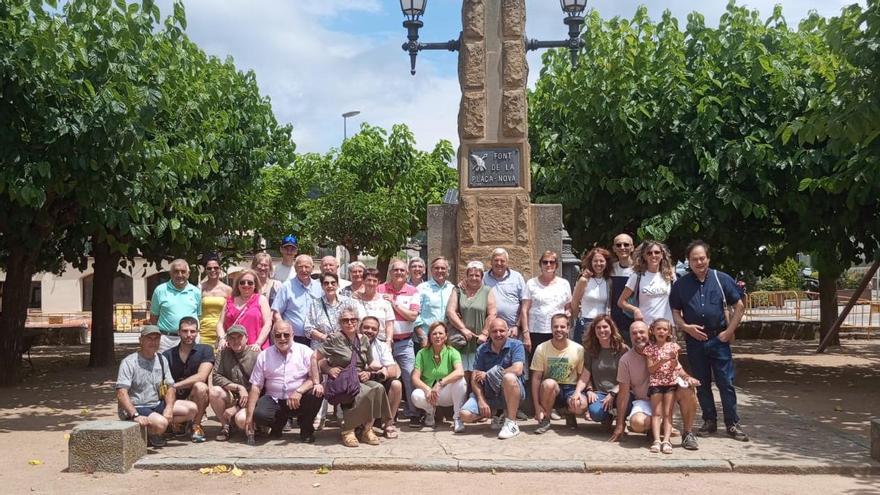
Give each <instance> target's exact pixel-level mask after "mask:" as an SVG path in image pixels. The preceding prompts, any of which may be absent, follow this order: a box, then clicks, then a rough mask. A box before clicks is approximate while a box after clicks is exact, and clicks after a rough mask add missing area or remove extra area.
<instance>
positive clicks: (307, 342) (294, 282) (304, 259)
mask: <svg viewBox="0 0 880 495" xmlns="http://www.w3.org/2000/svg"><path fill="white" fill-rule="evenodd" d="M313 267H314V261H312V257H311V256H309V255H307V254H301V255H299V256H297V257H296V261H295V262H294V264H293V268H294V270H296V276H295V277H293V278H291V279H289V280H288V281H287V282H284V285H282V286H281V290H280V291H278V294H277V295H276V296H275V301H274V302H273V303H272V321H278V320H284V321H286V322H288V323H290V326H291V327H293V341H294V342H296V343H298V344H302V345H304V346H307V347H311V345H312V340H311V339H310V338H308V337H307V336H306V334H305V321H306V316H307V315H308V312H309V308H311V307H312V301H314V300H315V299H318V298H319V297H321V296H322V295H323V291H322V290H321V284H320V282H317V281H315V280H312V268H313Z"/></svg>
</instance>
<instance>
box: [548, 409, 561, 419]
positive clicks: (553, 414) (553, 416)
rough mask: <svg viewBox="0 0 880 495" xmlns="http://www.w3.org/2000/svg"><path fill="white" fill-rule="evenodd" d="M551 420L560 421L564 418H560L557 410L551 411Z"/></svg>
mask: <svg viewBox="0 0 880 495" xmlns="http://www.w3.org/2000/svg"><path fill="white" fill-rule="evenodd" d="M550 419H552V420H553V421H559V420H560V419H562V416H560V415H559V413H558V412H556V409H552V410H551V411H550Z"/></svg>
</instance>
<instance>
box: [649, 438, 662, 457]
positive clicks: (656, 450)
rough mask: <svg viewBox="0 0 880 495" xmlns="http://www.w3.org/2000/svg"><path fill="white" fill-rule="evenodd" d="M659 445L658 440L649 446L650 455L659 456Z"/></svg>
mask: <svg viewBox="0 0 880 495" xmlns="http://www.w3.org/2000/svg"><path fill="white" fill-rule="evenodd" d="M660 445H661V444H660V441H659V440H654V443H652V444H651V453H652V454H659V453H660Z"/></svg>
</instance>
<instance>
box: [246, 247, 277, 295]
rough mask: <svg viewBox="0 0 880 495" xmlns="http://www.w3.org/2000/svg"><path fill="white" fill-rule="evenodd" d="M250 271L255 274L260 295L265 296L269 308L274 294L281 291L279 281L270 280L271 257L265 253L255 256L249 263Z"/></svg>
mask: <svg viewBox="0 0 880 495" xmlns="http://www.w3.org/2000/svg"><path fill="white" fill-rule="evenodd" d="M251 269H253V270H254V271H255V272H257V276H258V277H259V279H260V294H262V295H264V296H266V299H268V300H269V307H270V308H271V307H272V303H273V302H274V301H275V294H278V291H280V290H281V281H279V280H275V279H274V278H272V275H273V273H272V256H271V255H270V254H269V253H266V252H262V253H257V254H255V255H254V259H253V261H251Z"/></svg>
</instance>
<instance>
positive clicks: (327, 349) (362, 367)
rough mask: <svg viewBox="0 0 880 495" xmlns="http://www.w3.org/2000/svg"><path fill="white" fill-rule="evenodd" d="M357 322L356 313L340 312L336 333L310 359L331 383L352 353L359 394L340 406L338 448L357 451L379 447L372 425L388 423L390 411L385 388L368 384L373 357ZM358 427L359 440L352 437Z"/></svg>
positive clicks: (346, 308)
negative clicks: (339, 440) (343, 446)
mask: <svg viewBox="0 0 880 495" xmlns="http://www.w3.org/2000/svg"><path fill="white" fill-rule="evenodd" d="M359 322H360V319H359V318H358V313H357V310H356V309H354V308H349V307H345V308H343V309H342V310H341V311H340V312H339V321H338V323H339V328H340V330H339V332H336V333H334V334H333V335H330V336H329V337H327V339H326V340H325V341H324V343H323V344H322V345H321V347H320V348H319V349H318V350H317V352H316V353H315V358H314V359H315V360H316V361H317V365H318V369H320V370H321V373H324V374H325V375H328V376H329V377H330V378H334V379H335V378H336V377H338V376H339V373H340V372H342V370H343V369H344V368H345V367H346V366H348V365H349V364H350V363H351V358H352V353H354V357H355V367H356V368H357V372H358V379H359V380H360V391H359V392H358V394H357V397H355V399H354V400H353V401H352V402H349V403H348V404H342V405H341V407H342V410H343V411H344V413H343V419H342V421H343V423H342V444H343V445H345V446H346V447H357V446H358V445H360V442H363V443H366V444H369V445H379V437H378V436H376V434H375V433H373V422H374V421H375V420H377V419H381V420H382V423H383V424H384V423H387V422H388V421H389V420H390V419H391V407H390V405H389V404H388V395H386V394H385V387H384V386H383V385H382V384H381V383H378V382H376V381H373V380H372V378H373V375H372V374H371V372H370V364H371V363H372V362H373V356H372V352H371V351H370V339H369V338H367V337H366V336H363V335H359V332H358V326H359ZM322 388H323V387H322ZM358 427H360V429H361V434H360V439H358V437H357V436H356V435H355V429H356V428H358Z"/></svg>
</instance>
